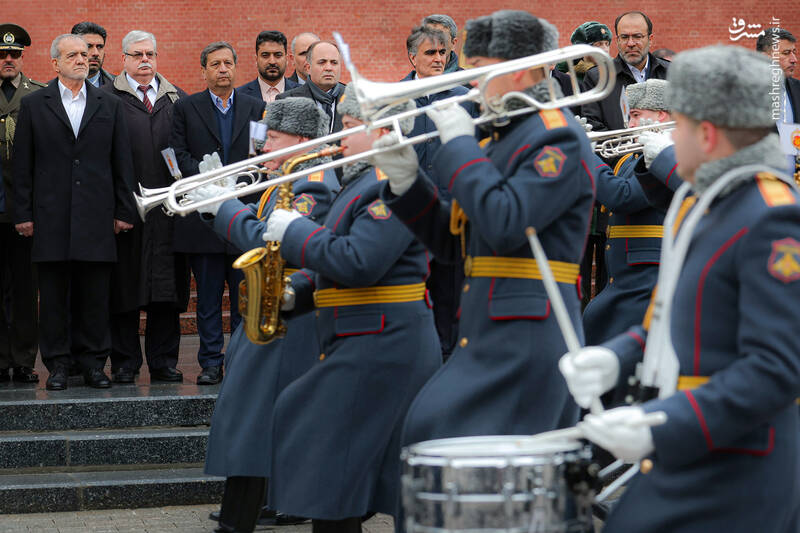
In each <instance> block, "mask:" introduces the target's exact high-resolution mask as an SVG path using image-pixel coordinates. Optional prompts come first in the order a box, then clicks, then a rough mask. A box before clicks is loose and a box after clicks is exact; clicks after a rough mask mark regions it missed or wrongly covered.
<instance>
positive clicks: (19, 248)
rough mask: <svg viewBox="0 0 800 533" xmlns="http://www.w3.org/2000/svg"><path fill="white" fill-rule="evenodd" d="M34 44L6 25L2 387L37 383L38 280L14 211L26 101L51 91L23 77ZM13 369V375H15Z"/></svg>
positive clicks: (1, 133) (0, 32) (0, 34)
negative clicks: (18, 138) (18, 137)
mask: <svg viewBox="0 0 800 533" xmlns="http://www.w3.org/2000/svg"><path fill="white" fill-rule="evenodd" d="M30 44H31V38H30V36H29V35H28V32H26V31H25V29H24V28H22V27H20V26H17V25H16V24H2V25H0V164H2V166H3V184H2V185H3V188H4V189H5V209H4V211H5V212H3V213H0V250H3V251H4V252H5V253H3V254H0V270H2V271H3V272H5V273H6V275H7V276H8V277H7V278H6V280H5V281H6V283H4V284H3V285H2V286H1V287H2V288H0V300H2V301H4V302H7V303H8V306H0V383H2V382H5V381H10V380H11V379H13V380H14V381H15V382H19V383H36V382H38V381H39V376H38V375H37V374H36V372H35V371H34V370H33V367H34V363H35V362H36V352H37V350H38V348H37V339H36V337H37V334H36V329H37V319H38V317H37V295H36V280H35V276H34V273H33V270H32V269H31V239H28V238H27V237H24V236H22V235H20V234H19V233H18V232H17V231H16V230H15V229H14V224H13V223H12V220H11V213H13V211H14V205H13V202H14V180H13V175H12V170H13V169H12V155H13V151H14V131H15V129H16V128H15V126H16V123H17V118H18V115H19V107H20V102H21V101H22V97H23V96H27V95H28V94H30V93H32V92H34V91H36V90H38V89H40V88H42V87H46V86H47V85H46V84H44V83H41V82H38V81H34V80H32V79H30V78H28V77H27V76H26V75H25V74H23V73H22V62H23V56H24V49H25V47H26V46H30ZM10 369H13V371H12V372H13V375H12V374H10V373H9V370H10Z"/></svg>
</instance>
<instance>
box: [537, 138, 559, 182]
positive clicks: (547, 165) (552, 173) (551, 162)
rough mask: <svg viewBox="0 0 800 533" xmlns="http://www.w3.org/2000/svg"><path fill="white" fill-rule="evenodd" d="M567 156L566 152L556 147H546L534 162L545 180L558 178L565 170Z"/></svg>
mask: <svg viewBox="0 0 800 533" xmlns="http://www.w3.org/2000/svg"><path fill="white" fill-rule="evenodd" d="M566 160H567V156H565V155H564V152H562V151H561V149H560V148H558V147H556V146H545V147H544V148H542V151H541V152H539V155H537V156H536V159H534V160H533V166H535V167H536V170H537V172H539V175H541V176H543V177H545V178H557V177H558V176H560V175H561V171H562V170H563V169H564V162H565V161H566Z"/></svg>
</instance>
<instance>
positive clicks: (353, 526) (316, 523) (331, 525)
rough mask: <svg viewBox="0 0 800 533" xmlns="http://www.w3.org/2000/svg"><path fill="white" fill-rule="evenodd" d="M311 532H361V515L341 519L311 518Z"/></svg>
mask: <svg viewBox="0 0 800 533" xmlns="http://www.w3.org/2000/svg"><path fill="white" fill-rule="evenodd" d="M311 533H361V517H360V516H359V517H355V518H343V519H342V520H316V519H315V520H312V521H311Z"/></svg>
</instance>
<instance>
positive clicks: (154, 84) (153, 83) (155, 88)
mask: <svg viewBox="0 0 800 533" xmlns="http://www.w3.org/2000/svg"><path fill="white" fill-rule="evenodd" d="M125 80H127V82H128V85H130V86H131V89H133V92H135V93H136V95H137V96H138V95H139V93H138V92H137V91H138V90H139V85H140V84H139V82H138V81H136V80H135V79H133V78H131V75H130V74H128V73H127V72H126V73H125ZM147 85H149V86H150V90H153V91H155V92H156V93H158V78H157V77H156V76H153V79H152V80H150V83H148V84H147ZM148 91H149V90H148Z"/></svg>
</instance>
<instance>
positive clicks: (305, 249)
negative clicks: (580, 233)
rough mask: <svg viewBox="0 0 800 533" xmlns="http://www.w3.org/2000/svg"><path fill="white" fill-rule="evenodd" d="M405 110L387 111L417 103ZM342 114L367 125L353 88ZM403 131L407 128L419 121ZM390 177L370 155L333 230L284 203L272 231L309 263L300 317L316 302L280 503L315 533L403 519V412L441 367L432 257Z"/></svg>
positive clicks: (406, 122)
mask: <svg viewBox="0 0 800 533" xmlns="http://www.w3.org/2000/svg"><path fill="white" fill-rule="evenodd" d="M398 107H399V109H398V108H395V109H393V110H391V111H389V114H391V113H392V112H397V111H399V110H404V109H406V108H407V106H398ZM337 109H338V110H339V112H340V113H341V114H342V121H343V125H344V127H345V128H350V127H355V126H358V125H360V124H363V122H362V121H363V119H364V117H363V115H362V114H361V110H360V108H359V105H358V102H357V101H356V99H355V95H354V91H353V89H352V88H351V87H348V88H347V89H346V91H345V94H344V96H343V100H342V101H341V102H340V103H339V106H338V107H337ZM401 127H402V128H403V131H404V132H405V133H408V132H409V131H410V130H411V128H412V127H413V119H410V118H406V119H403V120H402V126H401ZM382 133H385V130H373V131H372V132H370V133H366V132H361V133H355V134H352V135H349V136H347V137H344V138H343V139H342V143H341V146H342V147H343V148H344V152H343V153H344V155H345V156H350V155H356V154H359V153H361V152H364V151H366V150H369V149H370V148H371V146H372V143H373V142H374V140H375V139H376V138H377V137H378V135H381V134H382ZM411 154H412V157H413V158H414V159H415V160H416V155H414V151H413V149H412V150H411ZM385 179H386V178H385V176H384V174H383V173H382V172H381V171H379V170H378V169H376V168H375V167H373V166H372V165H371V164H370V163H368V162H366V161H359V162H355V163H352V164H350V165H348V166H346V167H345V169H344V172H343V174H342V190H341V192H340V193H339V195H338V196H337V197H336V199H335V200H334V202H333V204H332V205H331V209H330V211H329V212H328V216H327V218H326V220H325V224H324V225H320V224H319V223H317V222H314V221H313V220H309V219H308V218H307V217H302V216H301V215H300V214H299V213H290V212H287V211H280V210H276V211H274V212H273V213H272V215H271V217H270V219H269V223H268V230H267V233H266V234H265V236H264V238H265V240H280V241H282V244H281V254H282V255H283V256H284V257H285V258H286V260H287V261H289V262H290V263H293V264H297V265H299V266H301V267H304V270H302V271H301V272H300V273H297V274H294V275H293V276H292V287H293V289H294V291H295V294H296V297H295V299H294V302H293V303H294V311H293V312H294V313H297V314H299V313H304V312H308V311H311V310H312V309H314V308H316V317H317V331H318V333H319V339H320V343H321V348H320V354H319V361H318V362H317V363H316V364H315V365H314V366H313V367H312V368H311V370H309V371H308V372H306V373H305V374H304V375H303V376H302V377H300V378H298V379H297V380H296V381H294V382H293V383H292V384H291V385H289V386H288V387H286V389H284V391H283V392H282V393H281V394H280V396H279V397H278V400H277V401H276V403H275V411H274V414H273V424H274V431H273V449H274V453H273V456H272V461H273V463H272V476H273V477H272V491H271V498H270V499H271V506H272V507H275V508H278V509H280V510H282V511H284V512H288V513H291V514H299V515H303V516H309V517H312V518H313V522H312V531H314V532H315V533H324V532H336V533H350V532H358V531H361V517H362V516H364V515H366V514H368V513H371V512H380V513H388V514H395V512H396V508H397V503H398V502H399V490H398V489H399V485H400V431H401V426H402V422H403V418H404V417H405V413H406V409H407V408H408V405H409V404H410V403H411V401H412V399H413V398H414V396H415V395H416V393H417V391H418V390H419V389H420V388H421V387H422V385H423V384H424V383H425V381H426V380H427V379H428V378H429V377H430V376H431V375H432V374H433V373H434V372H435V371H436V369H437V368H438V367H439V365H440V364H441V349H440V344H439V340H438V336H437V334H436V329H435V326H434V321H433V314H432V312H431V309H430V305H429V300H428V299H427V298H426V291H425V278H426V277H427V275H428V273H429V270H428V264H427V259H428V256H427V254H426V252H425V248H424V247H423V245H422V244H421V243H420V242H419V241H417V240H416V239H415V238H414V236H413V235H412V234H411V232H410V231H408V229H407V228H406V227H405V226H404V225H403V223H402V222H401V221H400V220H399V219H398V218H397V216H395V215H394V213H393V212H392V211H391V210H390V209H389V208H388V207H387V206H386V204H385V203H384V202H383V200H381V198H380V196H379V193H380V190H381V188H382V185H383V182H384V180H385ZM306 269H307V270H306ZM312 271H313V272H312Z"/></svg>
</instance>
